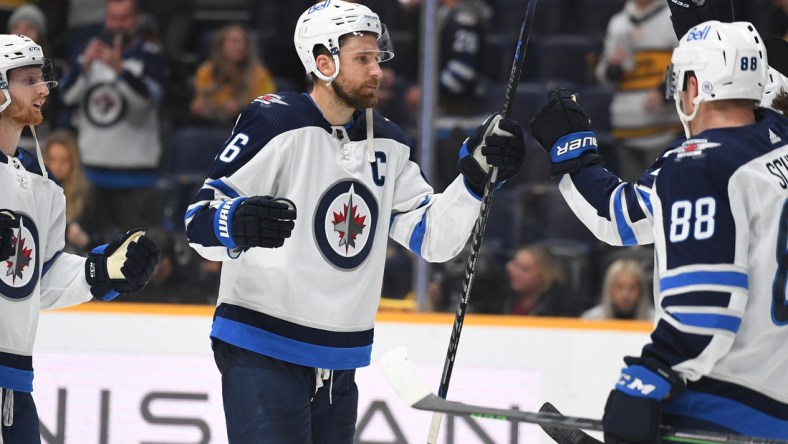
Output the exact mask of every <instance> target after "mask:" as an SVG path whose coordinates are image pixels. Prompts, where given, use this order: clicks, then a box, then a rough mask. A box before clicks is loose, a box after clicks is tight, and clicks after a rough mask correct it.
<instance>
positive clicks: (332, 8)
mask: <svg viewBox="0 0 788 444" xmlns="http://www.w3.org/2000/svg"><path fill="white" fill-rule="evenodd" d="M363 32H370V33H373V34H375V36H376V37H377V40H378V50H379V54H378V62H384V61H386V60H390V59H391V58H392V57H394V52H393V50H392V48H391V41H390V39H389V36H388V32H387V31H386V26H385V25H384V24H383V23H381V21H380V18H379V17H378V15H377V14H375V13H374V12H372V10H370V9H369V8H368V7H366V6H364V5H361V4H358V3H348V2H345V1H342V0H325V1H322V2H320V3H317V4H315V5H312V6H311V7H310V8H309V9H307V10H306V11H304V13H303V14H301V17H299V18H298V23H297V24H296V28H295V36H294V37H293V42H294V43H295V47H296V52H298V57H300V58H301V63H302V64H303V65H304V69H305V70H306V72H307V74H308V73H312V74H314V75H315V76H317V77H318V78H319V79H322V80H325V81H326V82H328V83H331V82H332V81H333V80H334V79H335V78H336V76H337V75H338V74H339V38H340V37H342V36H343V35H346V34H360V33H363ZM317 45H323V46H324V47H326V49H328V51H329V52H330V53H331V55H332V56H333V58H334V63H335V65H336V69H335V71H334V73H333V74H332V75H330V76H326V75H324V74H323V73H321V72H320V70H318V69H317V65H316V64H315V54H314V50H315V47H316V46H317Z"/></svg>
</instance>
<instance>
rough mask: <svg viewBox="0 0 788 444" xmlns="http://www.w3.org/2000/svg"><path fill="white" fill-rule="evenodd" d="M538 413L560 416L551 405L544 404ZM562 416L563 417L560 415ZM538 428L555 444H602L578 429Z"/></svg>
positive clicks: (542, 426) (543, 426)
mask: <svg viewBox="0 0 788 444" xmlns="http://www.w3.org/2000/svg"><path fill="white" fill-rule="evenodd" d="M539 413H553V414H556V415H561V412H559V411H558V409H557V408H555V406H553V404H550V403H549V402H545V403H544V404H542V407H541V408H540V409H539ZM561 416H563V415H561ZM539 427H541V428H542V430H544V432H545V433H547V436H549V437H550V438H553V441H555V442H556V443H557V444H604V443H603V442H602V441H600V440H598V439H596V438H594V437H593V436H591V435H589V434H588V433H586V432H584V431H582V430H580V429H568V428H564V427H553V426H549V425H546V424H539Z"/></svg>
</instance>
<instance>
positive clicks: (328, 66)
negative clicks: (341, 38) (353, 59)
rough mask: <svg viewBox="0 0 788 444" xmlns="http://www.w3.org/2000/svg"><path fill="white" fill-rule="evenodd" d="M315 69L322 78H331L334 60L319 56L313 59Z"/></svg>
mask: <svg viewBox="0 0 788 444" xmlns="http://www.w3.org/2000/svg"><path fill="white" fill-rule="evenodd" d="M315 64H316V65H317V69H318V70H319V71H320V72H321V73H322V74H323V75H324V76H331V75H333V74H334V58H333V57H331V56H328V55H325V54H320V55H318V56H317V58H316V59H315Z"/></svg>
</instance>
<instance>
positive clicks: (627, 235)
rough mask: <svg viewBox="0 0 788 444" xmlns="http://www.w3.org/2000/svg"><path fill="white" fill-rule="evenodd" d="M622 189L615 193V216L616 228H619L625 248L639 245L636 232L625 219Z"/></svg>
mask: <svg viewBox="0 0 788 444" xmlns="http://www.w3.org/2000/svg"><path fill="white" fill-rule="evenodd" d="M622 188H623V186H622V187H619V188H618V189H616V191H615V192H613V214H614V215H615V217H616V227H617V228H618V235H619V237H621V243H622V244H623V245H624V246H632V245H637V239H636V238H635V232H634V231H632V228H630V227H629V225H627V220H626V218H625V217H624V206H623V202H622V200H621V191H622Z"/></svg>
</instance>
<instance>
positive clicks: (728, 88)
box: [666, 20, 768, 137]
mask: <svg viewBox="0 0 788 444" xmlns="http://www.w3.org/2000/svg"><path fill="white" fill-rule="evenodd" d="M767 66H768V63H767V58H766V48H765V47H764V45H763V39H761V36H760V35H759V34H758V31H756V30H755V27H754V26H753V25H752V24H751V23H748V22H734V23H721V22H718V21H716V20H711V21H707V22H703V23H701V24H699V25H696V26H695V27H694V28H692V29H690V30H689V31H688V32H687V33H686V34H685V35H684V36H683V37H682V38H681V40H680V41H679V45H678V47H676V49H674V50H673V56H672V57H671V65H670V66H669V67H668V73H667V78H666V80H667V81H666V87H667V89H668V95H669V97H673V99H674V100H675V101H676V110H677V111H678V114H679V117H680V118H681V121H682V124H683V125H684V130H685V132H686V133H687V137H689V125H688V124H689V122H690V121H692V119H694V118H695V116H696V115H697V112H698V108H699V105H700V103H701V102H711V101H716V100H729V99H750V100H753V101H754V102H755V103H756V104H757V103H758V102H760V100H761V96H762V94H763V89H764V87H765V86H766V82H767V75H766V69H767ZM689 72H692V73H693V74H694V75H695V77H696V78H697V79H698V96H697V97H696V98H695V99H694V104H695V110H694V111H693V112H692V114H691V115H686V114H684V112H683V110H682V109H681V91H682V90H684V89H685V88H686V83H685V82H686V81H687V77H688V76H687V73H689Z"/></svg>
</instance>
